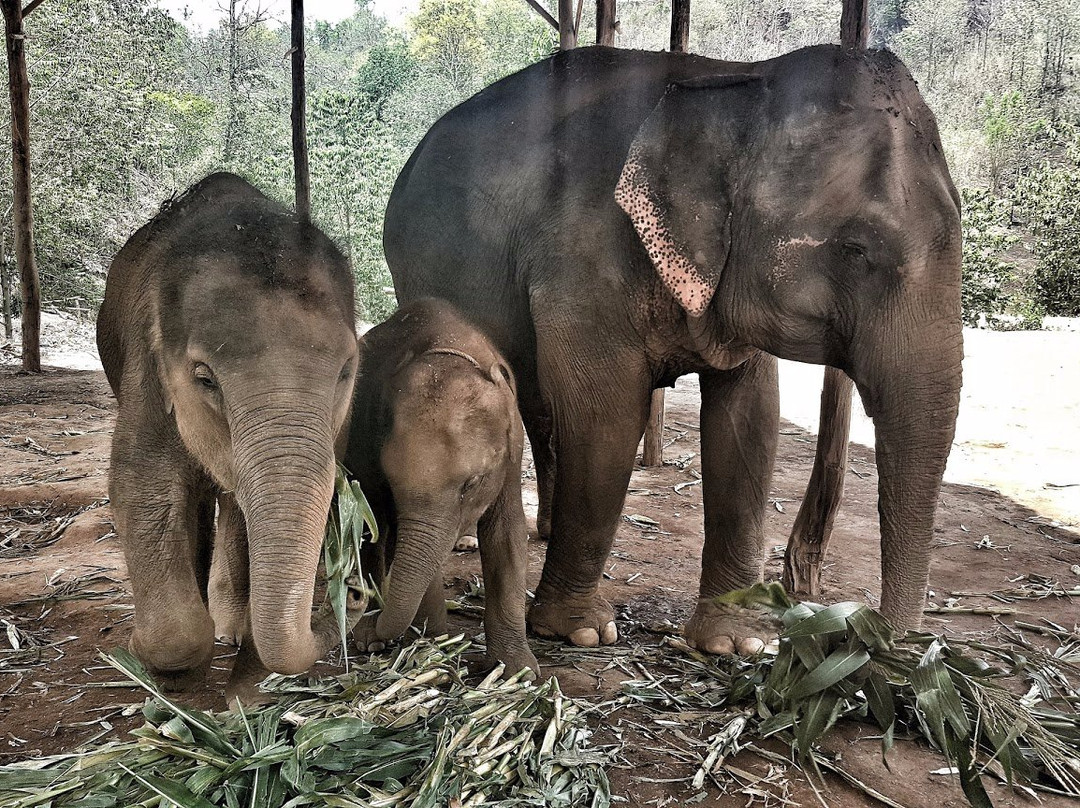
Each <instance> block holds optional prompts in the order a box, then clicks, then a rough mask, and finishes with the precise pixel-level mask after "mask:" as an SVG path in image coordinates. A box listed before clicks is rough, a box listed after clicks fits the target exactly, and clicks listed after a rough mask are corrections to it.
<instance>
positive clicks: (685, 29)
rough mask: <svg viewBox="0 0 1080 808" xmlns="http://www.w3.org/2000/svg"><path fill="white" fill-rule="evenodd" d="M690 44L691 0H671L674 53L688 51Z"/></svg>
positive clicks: (672, 45)
mask: <svg viewBox="0 0 1080 808" xmlns="http://www.w3.org/2000/svg"><path fill="white" fill-rule="evenodd" d="M689 44H690V0H671V42H670V48H669V49H670V50H671V52H672V53H686V51H687V49H688V48H689Z"/></svg>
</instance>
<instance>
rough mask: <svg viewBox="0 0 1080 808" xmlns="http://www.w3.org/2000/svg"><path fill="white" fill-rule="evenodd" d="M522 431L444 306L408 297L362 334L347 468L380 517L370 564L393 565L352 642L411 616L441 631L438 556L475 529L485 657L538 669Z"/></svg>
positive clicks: (482, 353)
mask: <svg viewBox="0 0 1080 808" xmlns="http://www.w3.org/2000/svg"><path fill="white" fill-rule="evenodd" d="M524 440H525V434H524V430H523V428H522V424H521V418H520V416H519V415H518V409H517V395H516V392H515V386H514V377H513V374H512V373H511V372H510V369H509V367H508V366H507V365H506V363H505V361H504V360H503V358H502V357H501V356H500V355H499V352H498V351H497V350H495V348H494V346H493V345H492V344H491V342H490V340H488V339H487V338H486V337H485V336H484V335H483V334H482V333H480V332H479V331H478V330H477V329H476V328H475V327H474V326H473V325H471V324H470V323H469V322H467V321H466V320H465V319H464V318H463V317H462V316H461V315H460V313H459V312H457V311H456V310H455V309H454V307H453V306H450V305H449V304H447V303H446V302H445V301H438V300H430V299H428V300H417V301H414V302H412V303H409V304H407V305H405V306H403V307H402V308H401V309H399V310H398V311H397V312H396V313H395V314H394V315H393V316H392V317H391V318H390V319H389V320H387V321H386V322H384V323H382V324H381V325H378V326H376V327H375V328H373V329H371V330H370V331H368V332H367V333H366V334H365V335H364V336H363V337H362V338H361V340H360V369H359V371H358V373H357V381H356V392H355V394H354V398H353V412H352V419H351V427H350V431H349V446H348V450H347V452H346V455H345V466H346V467H347V468H348V469H349V470H350V471H351V472H352V473H353V474H354V475H356V477H357V479H358V480H359V481H360V485H361V487H362V488H363V489H364V492H365V493H366V495H367V497H368V500H369V501H370V503H371V505H372V508H373V510H374V511H375V514H376V518H377V519H378V522H379V528H380V536H381V538H380V540H379V543H378V544H377V545H375V546H374V548H373V549H374V550H375V551H376V553H377V557H376V558H375V559H374V561H375V563H371V560H368V563H367V564H366V565H365V570H368V569H374V570H375V571H376V573H377V577H381V571H382V568H383V566H384V565H385V564H389V573H388V574H387V575H386V578H385V581H383V586H382V590H383V593H384V598H385V601H386V605H385V607H384V608H383V610H382V612H380V613H379V614H378V617H377V619H373V618H371V617H368V618H365V619H364V622H362V623H361V624H360V625H359V626H358V627H357V628H356V630H355V632H354V637H356V640H357V643H358V645H359V646H360V647H361V649H365V650H366V649H367V648H368V647H369V646H370V645H373V644H374V643H381V642H385V641H389V640H394V639H397V638H398V637H400V636H401V635H402V634H404V633H405V631H406V630H407V629H408V627H409V624H410V623H413V624H415V625H417V626H418V627H423V626H425V625H426V628H427V631H428V633H433V634H441V633H443V632H444V631H445V626H446V602H445V600H444V598H443V581H442V574H441V569H442V565H443V563H444V562H445V561H446V559H447V558H448V557H449V555H450V551H451V550H452V549H454V545H455V543H456V542H457V541H458V539H459V538H460V537H462V536H472V535H475V536H477V537H478V539H479V543H480V556H481V564H482V566H483V571H484V585H485V594H486V603H485V611H484V633H485V635H486V637H487V650H488V656H489V657H490V658H491V659H492V660H493V661H500V662H504V663H506V669H507V672H512V673H516V672H517V671H519V670H521V669H522V668H531V669H532V670H533V671H538V668H537V664H536V658H535V657H534V656H533V654H532V652H531V651H530V650H529V646H528V643H527V642H526V639H525V572H526V570H527V567H528V554H527V551H526V538H527V534H526V527H525V515H524V513H523V511H522V506H521V451H522V445H523V443H524ZM366 546H369V545H366ZM369 547H370V546H369ZM369 559H370V554H369Z"/></svg>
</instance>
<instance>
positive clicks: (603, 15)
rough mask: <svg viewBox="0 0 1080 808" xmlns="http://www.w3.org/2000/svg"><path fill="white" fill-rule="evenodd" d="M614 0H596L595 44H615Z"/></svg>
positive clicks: (609, 45) (612, 45) (611, 45)
mask: <svg viewBox="0 0 1080 808" xmlns="http://www.w3.org/2000/svg"><path fill="white" fill-rule="evenodd" d="M616 25H618V23H617V22H616V21H615V0H596V44H597V45H607V46H608V47H609V48H610V47H614V45H615V31H616Z"/></svg>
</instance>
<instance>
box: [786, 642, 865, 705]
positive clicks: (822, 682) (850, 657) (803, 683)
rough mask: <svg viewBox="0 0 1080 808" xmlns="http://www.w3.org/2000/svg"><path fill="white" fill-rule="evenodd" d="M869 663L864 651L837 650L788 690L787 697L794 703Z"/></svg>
mask: <svg viewBox="0 0 1080 808" xmlns="http://www.w3.org/2000/svg"><path fill="white" fill-rule="evenodd" d="M869 661H870V654H868V653H867V652H866V651H865V650H864V649H861V648H859V649H850V648H840V649H837V650H836V651H833V652H832V653H831V654H829V656H828V657H826V659H825V660H824V661H822V663H821V664H820V665H818V666H817V667H816V668H814V669H813V670H812V671H810V672H809V673H808V674H807V675H806V676H804V677H802V679H801V680H800V681H799V682H797V683H796V684H795V685H794V686H793V687H792V688H791V689H790V690H788V692H787V697H788V699H790V700H791V701H796V700H798V699H803V698H806V697H807V696H810V695H813V694H814V693H818V692H820V691H822V690H825V689H826V688H828V687H832V686H833V685H835V684H836V683H837V682H839V681H841V680H843V679H846V678H847V677H848V676H850V675H851V674H853V673H855V671H857V670H859V669H861V668H862V667H863V666H864V665H865V664H866V663H867V662H869Z"/></svg>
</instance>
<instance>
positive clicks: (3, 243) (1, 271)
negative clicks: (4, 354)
mask: <svg viewBox="0 0 1080 808" xmlns="http://www.w3.org/2000/svg"><path fill="white" fill-rule="evenodd" d="M0 290H2V294H0V299H2V301H3V302H2V305H3V307H4V338H5V339H11V337H12V335H13V334H14V333H15V328H14V325H13V324H12V322H11V279H10V278H8V267H7V240H6V239H5V238H4V236H3V234H0Z"/></svg>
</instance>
